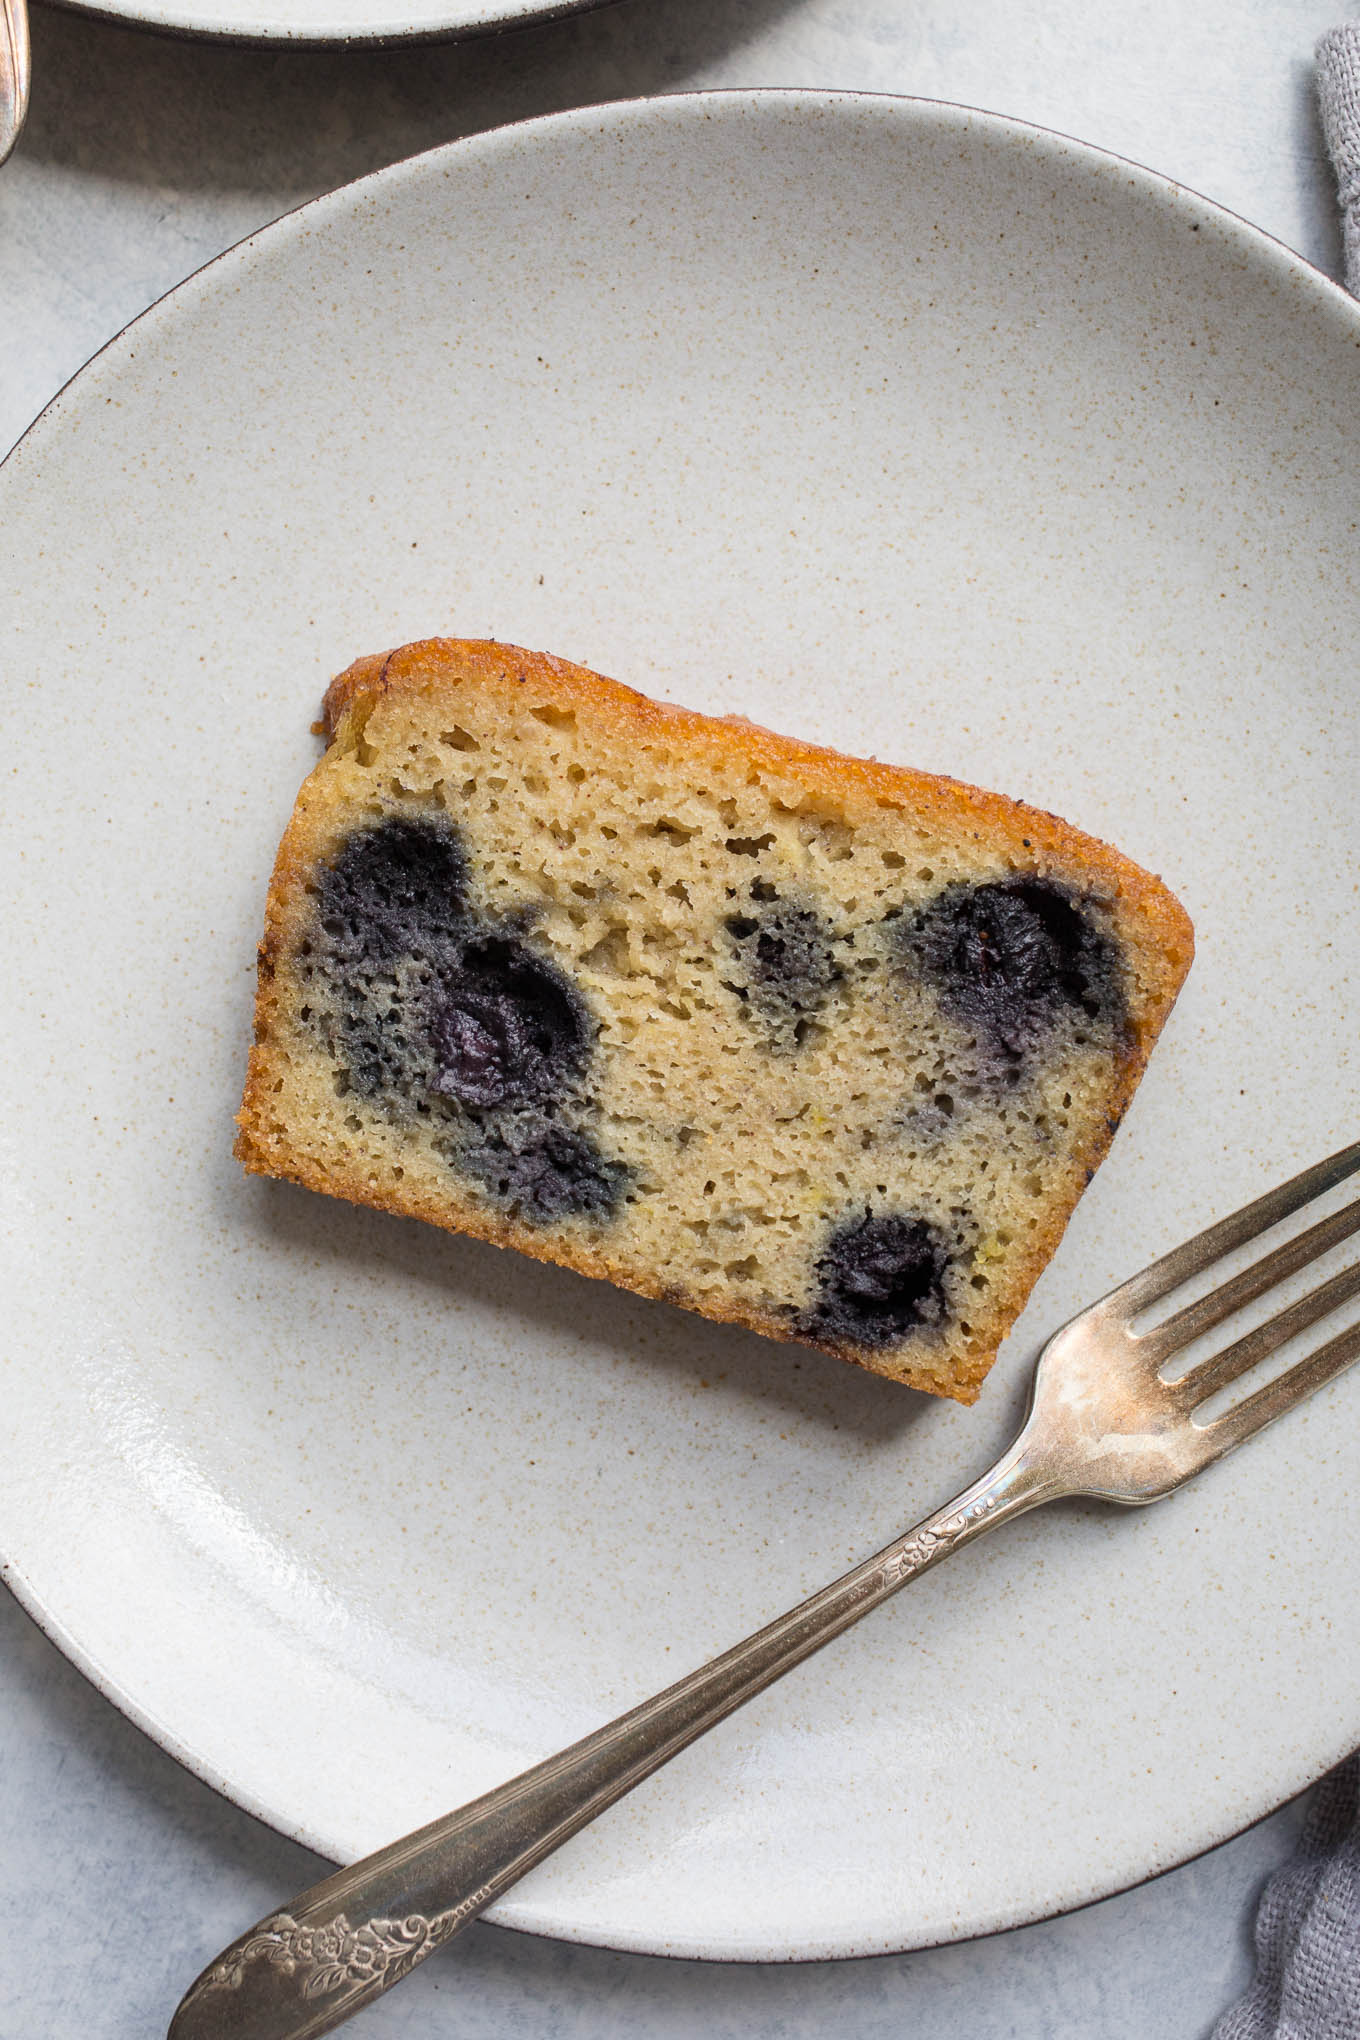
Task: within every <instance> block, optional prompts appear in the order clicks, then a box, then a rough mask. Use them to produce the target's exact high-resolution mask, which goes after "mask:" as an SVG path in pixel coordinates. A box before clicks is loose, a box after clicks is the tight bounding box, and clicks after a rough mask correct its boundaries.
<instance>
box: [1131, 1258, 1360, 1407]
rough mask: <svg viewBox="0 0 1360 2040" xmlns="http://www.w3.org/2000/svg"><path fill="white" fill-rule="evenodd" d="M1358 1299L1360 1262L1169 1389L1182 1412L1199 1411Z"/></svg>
mask: <svg viewBox="0 0 1360 2040" xmlns="http://www.w3.org/2000/svg"><path fill="white" fill-rule="evenodd" d="M1358 1295H1360V1262H1357V1263H1356V1264H1355V1266H1354V1267H1353V1268H1343V1269H1342V1270H1341V1272H1340V1274H1338V1275H1333V1276H1331V1277H1330V1278H1329V1279H1328V1280H1327V1281H1326V1282H1320V1283H1319V1284H1318V1286H1317V1288H1316V1289H1310V1290H1309V1292H1308V1294H1307V1296H1301V1297H1300V1298H1299V1299H1298V1301H1297V1302H1296V1303H1291V1304H1290V1305H1289V1307H1288V1308H1287V1309H1286V1310H1282V1311H1280V1312H1279V1313H1278V1314H1277V1315H1276V1316H1275V1317H1273V1318H1271V1320H1270V1322H1269V1324H1264V1325H1257V1326H1256V1327H1255V1329H1254V1330H1252V1331H1250V1332H1247V1333H1246V1334H1245V1335H1244V1336H1243V1337H1242V1338H1240V1339H1235V1340H1234V1341H1233V1343H1232V1345H1231V1346H1225V1347H1224V1348H1223V1350H1222V1351H1221V1352H1219V1353H1215V1354H1213V1355H1212V1357H1211V1358H1210V1359H1208V1360H1205V1361H1204V1362H1203V1363H1202V1365H1200V1366H1199V1367H1192V1368H1191V1369H1190V1372H1189V1373H1188V1374H1184V1375H1181V1376H1180V1378H1179V1379H1178V1380H1176V1381H1174V1382H1172V1383H1170V1384H1169V1386H1170V1387H1171V1388H1172V1389H1173V1390H1174V1391H1175V1393H1176V1396H1177V1399H1178V1400H1179V1401H1180V1403H1181V1406H1182V1408H1184V1409H1187V1410H1193V1409H1198V1407H1199V1405H1200V1404H1201V1403H1202V1402H1207V1401H1208V1399H1209V1397H1210V1396H1211V1395H1213V1394H1214V1393H1215V1392H1216V1391H1217V1390H1218V1389H1220V1388H1226V1387H1227V1385H1228V1383H1229V1382H1230V1381H1236V1380H1238V1378H1239V1377H1240V1376H1241V1375H1243V1374H1245V1373H1246V1372H1247V1371H1248V1369H1249V1368H1252V1367H1255V1366H1256V1365H1257V1364H1258V1362H1260V1361H1262V1360H1268V1359H1269V1358H1270V1356H1271V1354H1272V1353H1275V1352H1278V1350H1279V1348H1280V1347H1281V1346H1283V1345H1284V1343H1285V1341H1286V1340H1287V1339H1292V1338H1294V1337H1295V1336H1296V1334H1297V1333H1299V1332H1302V1331H1306V1330H1307V1329H1308V1326H1309V1325H1315V1324H1316V1323H1317V1321H1318V1319H1319V1318H1325V1317H1326V1316H1327V1315H1328V1314H1329V1312H1331V1311H1334V1310H1335V1309H1336V1308H1337V1306H1338V1304H1342V1303H1345V1302H1347V1301H1348V1300H1349V1298H1351V1297H1352V1296H1358ZM1286 1378H1287V1377H1286Z"/></svg>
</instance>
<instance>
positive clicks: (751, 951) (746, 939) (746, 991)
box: [723, 879, 841, 1042]
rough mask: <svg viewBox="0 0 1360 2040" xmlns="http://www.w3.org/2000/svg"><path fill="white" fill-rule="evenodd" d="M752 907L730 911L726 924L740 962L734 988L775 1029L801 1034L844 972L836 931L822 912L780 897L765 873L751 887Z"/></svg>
mask: <svg viewBox="0 0 1360 2040" xmlns="http://www.w3.org/2000/svg"><path fill="white" fill-rule="evenodd" d="M750 895H751V904H752V908H753V910H754V911H752V912H751V913H740V914H729V915H728V917H727V919H726V921H725V922H724V924H723V925H724V927H725V929H726V931H727V934H728V936H729V938H730V939H731V943H732V949H733V962H734V963H735V965H736V971H735V973H734V981H733V982H732V983H731V987H730V988H731V989H732V990H733V991H735V992H736V994H737V996H738V997H739V998H740V999H742V1000H744V1001H745V1002H746V1003H747V1005H748V1008H749V1009H750V1010H751V1011H752V1012H754V1013H755V1014H756V1015H757V1016H758V1017H759V1018H761V1019H763V1020H764V1021H765V1023H766V1024H767V1026H769V1027H770V1028H771V1030H772V1031H773V1032H774V1033H775V1034H776V1035H782V1036H784V1037H786V1038H787V1040H788V1041H790V1042H796V1041H797V1040H798V1039H799V1035H798V1023H799V1021H802V1020H810V1019H812V1018H813V1017H814V1016H815V1015H816V1013H817V1012H818V1011H819V1009H820V1008H821V1006H822V1004H823V1002H824V1001H825V999H826V995H827V993H828V992H829V991H830V989H831V987H832V985H834V984H835V982H836V980H837V979H838V978H839V977H840V975H841V972H840V967H839V965H838V964H837V962H836V957H835V936H834V935H833V933H832V931H831V929H830V928H829V927H828V925H827V923H826V922H825V921H824V920H823V919H822V916H821V915H820V914H819V913H817V912H816V910H815V909H814V908H812V907H809V906H805V905H803V904H801V903H800V902H798V901H796V900H787V899H781V897H780V895H779V893H778V892H777V891H776V889H775V887H774V886H773V885H771V884H770V882H769V881H768V880H767V879H757V880H756V881H755V883H754V884H753V885H752V886H751V888H750Z"/></svg>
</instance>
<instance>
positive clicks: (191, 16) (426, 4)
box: [61, 0, 613, 47]
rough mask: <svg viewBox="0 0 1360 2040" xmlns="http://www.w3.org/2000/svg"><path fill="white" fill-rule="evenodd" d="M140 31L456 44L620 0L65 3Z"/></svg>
mask: <svg viewBox="0 0 1360 2040" xmlns="http://www.w3.org/2000/svg"><path fill="white" fill-rule="evenodd" d="M61 4H62V5H64V6H68V7H70V8H71V9H72V10H73V12H75V13H77V14H97V15H99V16H100V17H101V18H102V19H103V20H105V21H124V22H128V23H130V24H132V25H133V26H135V27H138V28H155V29H162V30H167V31H169V32H170V33H171V34H176V35H191V36H207V37H210V38H211V39H212V40H213V41H215V42H243V43H291V44H293V45H294V46H295V47H296V46H297V45H299V44H302V45H318V44H321V45H331V44H336V43H341V44H345V45H347V46H348V45H351V44H355V43H380V44H385V43H400V42H434V41H440V42H442V41H446V40H447V41H454V40H456V39H457V38H459V37H460V36H471V35H489V34H492V33H493V32H494V31H496V30H497V29H505V28H523V27H525V26H526V25H527V24H528V23H530V22H533V21H553V20H556V19H557V18H558V17H559V16H560V15H564V14H584V13H587V12H589V10H590V9H591V8H593V7H608V6H610V5H612V4H613V0H61Z"/></svg>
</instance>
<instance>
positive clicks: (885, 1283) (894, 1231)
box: [804, 1210, 950, 1347]
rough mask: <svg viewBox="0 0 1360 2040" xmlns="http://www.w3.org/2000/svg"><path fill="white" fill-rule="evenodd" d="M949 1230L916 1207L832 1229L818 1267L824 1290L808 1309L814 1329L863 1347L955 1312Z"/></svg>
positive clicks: (807, 1323)
mask: <svg viewBox="0 0 1360 2040" xmlns="http://www.w3.org/2000/svg"><path fill="white" fill-rule="evenodd" d="M949 1262H950V1252H949V1247H948V1245H947V1244H946V1242H945V1239H944V1236H943V1235H942V1234H941V1232H940V1231H939V1229H938V1228H937V1227H936V1226H933V1225H932V1224H931V1223H930V1222H929V1220H928V1219H924V1218H921V1217H919V1216H917V1215H916V1214H915V1213H906V1212H878V1213H875V1212H871V1211H867V1210H866V1211H865V1212H864V1213H863V1215H862V1216H860V1217H856V1218H852V1219H848V1220H847V1221H846V1222H845V1223H844V1224H842V1225H839V1226H838V1227H837V1228H836V1230H835V1231H834V1232H833V1233H832V1235H831V1237H830V1239H829V1240H828V1241H827V1243H826V1246H825V1247H824V1248H823V1250H822V1254H821V1257H820V1258H819V1260H818V1262H817V1266H816V1275H817V1285H818V1293H817V1298H816V1301H815V1302H814V1304H813V1306H812V1308H811V1310H810V1311H809V1312H807V1313H806V1314H805V1318H804V1329H805V1330H807V1331H810V1332H812V1333H813V1334H814V1336H817V1337H820V1338H828V1339H844V1340H846V1341H847V1342H848V1343H850V1344H852V1345H856V1346H873V1347H878V1346H894V1345H896V1344H897V1343H898V1341H899V1340H901V1339H905V1338H906V1337H907V1336H908V1335H909V1334H910V1333H912V1332H915V1331H919V1330H921V1329H922V1328H923V1327H927V1326H935V1325H942V1324H943V1323H944V1321H945V1318H946V1317H947V1315H948V1305H947V1303H946V1299H945V1276H946V1273H947V1271H948V1268H949Z"/></svg>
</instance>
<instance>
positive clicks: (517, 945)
mask: <svg viewBox="0 0 1360 2040" xmlns="http://www.w3.org/2000/svg"><path fill="white" fill-rule="evenodd" d="M431 1035H432V1039H433V1045H434V1057H435V1076H434V1089H435V1090H436V1091H437V1092H438V1093H439V1094H440V1095H441V1096H443V1097H445V1098H456V1099H457V1101H458V1103H459V1104H460V1105H465V1106H469V1107H471V1108H473V1109H474V1110H482V1111H485V1110H494V1109H496V1108H498V1107H501V1106H513V1105H519V1104H524V1103H527V1102H528V1101H530V1100H532V1099H536V1098H543V1097H547V1096H550V1095H552V1094H553V1093H556V1092H561V1091H563V1090H564V1089H566V1088H567V1087H568V1086H569V1085H570V1084H571V1082H572V1079H573V1078H574V1077H576V1076H577V1075H578V1074H579V1073H580V1070H581V1068H582V1066H583V1065H584V1063H585V1060H586V1056H587V1053H588V1051H589V1047H590V1025H589V1021H588V1019H587V1015H586V1008H585V1005H584V1003H583V1001H582V999H581V995H580V993H579V992H578V991H577V990H576V988H575V986H574V985H573V984H572V982H571V980H570V978H568V977H567V975H566V973H565V972H564V971H561V970H559V969H558V967H557V965H556V964H555V963H551V962H550V961H549V960H548V958H547V957H545V956H540V955H538V954H537V953H536V952H535V951H534V950H532V949H530V948H528V947H527V946H526V944H525V943H523V942H522V941H520V940H519V938H518V937H517V936H501V935H497V936H487V937H484V938H483V939H482V940H480V941H478V942H474V943H470V944H469V945H468V946H467V947H466V948H465V949H464V950H463V952H462V955H461V957H460V959H459V961H458V963H457V965H456V967H455V968H454V969H452V970H451V971H449V972H448V973H447V974H446V975H445V976H444V977H443V978H442V980H441V982H440V985H439V989H438V991H437V993H436V994H435V997H434V1001H433V1006H432V1012H431Z"/></svg>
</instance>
